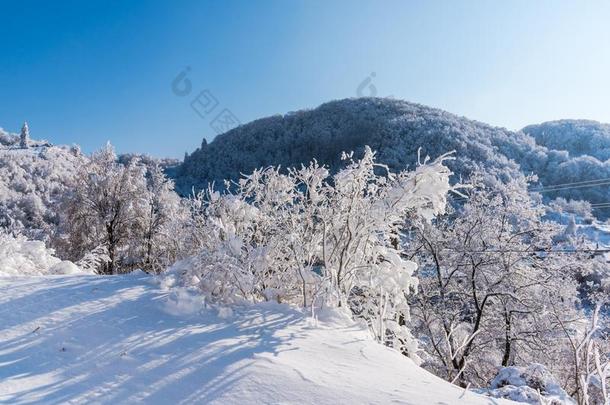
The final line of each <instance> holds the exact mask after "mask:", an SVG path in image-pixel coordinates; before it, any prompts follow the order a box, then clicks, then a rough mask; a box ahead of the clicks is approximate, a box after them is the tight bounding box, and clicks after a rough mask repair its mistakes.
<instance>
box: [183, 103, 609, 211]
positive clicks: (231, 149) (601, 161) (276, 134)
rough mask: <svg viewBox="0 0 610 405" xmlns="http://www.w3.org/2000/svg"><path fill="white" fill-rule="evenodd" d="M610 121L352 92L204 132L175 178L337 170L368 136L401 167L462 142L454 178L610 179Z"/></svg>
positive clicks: (600, 199)
mask: <svg viewBox="0 0 610 405" xmlns="http://www.w3.org/2000/svg"><path fill="white" fill-rule="evenodd" d="M608 128H609V126H608V125H603V124H597V123H592V122H584V121H562V122H560V123H557V124H556V123H548V124H541V125H539V126H530V127H526V128H525V129H524V130H523V131H517V132H513V131H509V130H507V129H504V128H497V127H492V126H490V125H487V124H484V123H481V122H477V121H473V120H469V119H467V118H464V117H459V116H456V115H454V114H451V113H448V112H445V111H442V110H439V109H435V108H430V107H426V106H423V105H419V104H414V103H409V102H406V101H401V100H391V99H382V98H358V99H345V100H338V101H332V102H329V103H325V104H323V105H321V106H319V107H318V108H315V109H313V110H302V111H297V112H291V113H288V114H285V115H276V116H272V117H268V118H263V119H259V120H256V121H253V122H251V123H248V124H245V125H242V126H240V127H237V128H235V129H233V130H231V131H229V132H226V133H224V134H222V135H219V136H218V137H216V139H214V140H213V141H212V142H210V143H209V144H208V143H207V142H206V141H205V140H204V141H203V143H202V145H201V147H200V148H198V149H197V150H195V151H194V152H193V153H191V154H190V155H188V156H186V157H185V161H184V162H183V164H182V165H181V166H180V167H179V168H178V169H177V170H176V172H175V179H176V184H177V188H178V190H179V191H181V192H182V193H183V194H188V193H190V192H191V189H192V187H193V186H195V187H196V188H202V187H205V186H206V185H207V184H208V183H209V182H212V181H215V182H216V183H217V184H222V180H224V179H227V178H229V179H236V178H238V177H240V174H241V173H250V172H251V171H252V170H253V169H255V168H259V167H265V166H268V165H282V167H292V166H299V165H300V164H301V163H307V162H309V161H310V160H312V159H314V158H315V159H317V160H318V162H320V163H322V164H325V165H328V166H330V168H331V169H332V170H336V169H337V168H338V167H339V166H340V159H339V156H340V153H341V152H342V151H355V152H356V155H359V154H361V153H362V150H363V148H364V146H365V145H369V146H370V147H371V148H372V149H373V150H376V151H377V152H378V155H377V157H378V160H379V161H380V162H381V163H385V164H387V165H388V166H390V168H392V169H393V170H402V169H404V168H405V166H410V167H413V165H414V164H415V163H416V162H417V157H418V150H419V148H420V147H421V152H422V155H423V156H425V155H430V156H431V157H436V156H439V155H441V154H444V153H446V152H449V151H452V150H455V151H456V154H455V156H456V159H455V160H454V161H453V162H448V165H449V167H450V168H451V169H452V170H453V171H454V172H455V173H456V175H457V176H456V177H455V179H457V178H458V177H459V176H463V177H467V176H468V175H469V174H470V173H472V172H473V171H475V170H477V169H484V170H485V171H487V172H488V173H489V174H490V175H493V176H496V177H498V178H499V179H501V180H503V181H504V180H506V179H509V178H515V177H517V176H520V175H522V174H531V173H534V174H536V175H538V177H539V185H538V186H548V185H554V184H564V183H569V182H582V181H586V180H596V179H600V178H610V162H607V161H606V160H605V159H606V158H607V156H606V155H607V154H608V153H610V152H608V153H606V152H603V151H604V150H606V148H608V151H610V141H609V139H610V136H609V135H608V134H609V133H610V132H609V130H608ZM544 134H546V135H544ZM553 134H561V136H559V135H557V136H555V135H553ZM566 137H567V138H574V139H581V141H582V142H581V143H586V142H589V140H590V141H591V143H590V145H591V147H590V149H586V148H585V149H583V148H581V147H579V146H578V145H579V142H577V141H574V142H572V143H568V142H566V141H565V139H564V138H566ZM551 139H552V140H551ZM593 141H594V142H593ZM605 153H606V155H605ZM534 186H535V185H534ZM545 196H548V197H550V198H555V197H559V196H561V197H565V198H569V199H586V200H589V201H590V202H592V203H605V202H608V201H610V188H608V187H599V186H594V187H576V188H575V187H570V188H562V189H561V190H554V191H545ZM596 214H597V215H599V216H602V217H604V216H607V215H608V214H609V212H608V211H607V209H606V210H603V209H601V210H598V211H596Z"/></svg>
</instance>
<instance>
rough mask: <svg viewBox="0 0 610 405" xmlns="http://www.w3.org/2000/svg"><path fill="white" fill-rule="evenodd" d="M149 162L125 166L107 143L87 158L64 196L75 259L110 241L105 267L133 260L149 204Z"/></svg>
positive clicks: (106, 269)
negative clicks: (134, 241) (146, 170)
mask: <svg viewBox="0 0 610 405" xmlns="http://www.w3.org/2000/svg"><path fill="white" fill-rule="evenodd" d="M146 195H147V188H146V180H145V177H144V168H143V167H141V166H138V165H137V164H136V163H135V162H134V163H131V164H129V165H127V166H124V165H122V164H120V163H118V162H117V161H116V155H115V153H114V149H113V148H112V146H111V145H110V144H108V145H107V146H106V147H105V148H103V149H102V150H100V151H98V152H95V153H94V154H93V155H92V156H91V158H90V159H89V160H88V161H86V162H84V163H83V164H82V165H81V166H80V167H79V170H78V173H77V175H76V178H75V187H74V189H73V190H72V191H71V192H70V193H68V194H67V195H66V196H65V197H64V206H63V210H62V211H63V218H62V220H63V223H62V225H63V228H62V234H63V235H65V238H66V240H65V243H64V249H65V251H66V253H67V255H68V256H69V257H70V258H73V260H80V259H81V258H83V257H84V256H85V255H86V254H87V253H89V252H91V251H93V250H94V249H96V248H98V247H99V246H100V245H103V246H105V248H106V250H107V254H108V261H107V263H105V264H104V266H103V268H101V269H100V271H101V272H102V273H106V274H113V273H115V272H116V271H117V270H118V269H119V268H121V266H125V265H129V263H130V261H131V256H130V254H133V250H134V249H136V248H134V247H133V246H130V241H131V240H132V239H133V238H135V235H134V233H136V232H137V230H138V227H139V219H140V218H143V217H144V215H145V212H146V211H145V210H146V204H145V201H146Z"/></svg>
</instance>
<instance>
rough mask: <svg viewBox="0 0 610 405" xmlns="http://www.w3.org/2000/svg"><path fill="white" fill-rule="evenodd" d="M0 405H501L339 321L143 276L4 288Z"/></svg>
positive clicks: (53, 279)
mask: <svg viewBox="0 0 610 405" xmlns="http://www.w3.org/2000/svg"><path fill="white" fill-rule="evenodd" d="M0 403H10V404H26V403H37V404H38V403H41V404H59V403H62V404H63V403H68V404H83V403H101V404H105V403H112V404H133V403H147V404H202V403H216V404H245V403H264V404H289V403H290V404H293V403H294V404H314V403H315V404H388V403H401V404H439V405H441V404H509V403H512V402H510V401H505V400H499V399H491V398H488V397H484V396H481V395H478V394H475V393H473V392H471V391H465V390H463V389H461V388H459V387H456V386H453V385H450V384H449V383H447V382H445V381H443V380H441V379H439V378H437V377H435V376H433V375H432V374H430V373H428V372H426V371H425V370H423V369H421V368H419V367H417V366H416V365H415V364H414V363H413V362H411V361H410V360H409V359H407V358H406V357H404V356H402V355H401V354H399V353H397V352H395V351H393V350H391V349H388V348H386V347H384V346H382V345H379V344H377V343H376V342H374V341H373V340H372V339H371V338H370V336H369V332H368V331H367V330H366V329H364V328H362V327H361V326H358V325H356V324H354V323H353V322H352V321H350V320H349V319H348V318H346V317H344V316H342V315H341V314H340V313H336V312H327V313H325V315H324V316H321V317H320V318H318V319H316V320H314V319H313V318H311V317H309V316H307V315H304V314H303V313H302V312H300V311H299V310H296V309H293V308H290V307H288V306H284V305H280V304H260V305H253V306H243V307H233V308H231V309H230V310H229V309H227V308H220V310H219V309H214V308H212V307H209V306H206V305H204V304H203V302H202V299H201V298H199V296H196V295H194V294H193V293H191V292H189V291H188V290H178V291H176V290H167V289H163V288H162V287H159V285H158V283H154V282H152V277H150V276H147V275H145V274H143V273H141V272H140V273H138V274H132V275H123V276H90V275H61V276H60V275H56V276H36V277H4V278H0Z"/></svg>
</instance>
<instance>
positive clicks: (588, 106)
mask: <svg viewBox="0 0 610 405" xmlns="http://www.w3.org/2000/svg"><path fill="white" fill-rule="evenodd" d="M0 15H1V16H2V20H1V22H0V53H1V55H2V56H1V57H0V91H1V94H0V126H1V127H4V128H5V129H6V130H9V131H15V132H16V131H18V130H19V128H20V126H21V123H22V121H23V120H27V121H29V123H30V129H31V133H32V136H33V137H34V138H36V137H45V138H48V139H50V140H52V141H53V142H55V143H66V144H72V143H79V144H81V145H82V146H83V148H84V149H85V150H87V151H91V150H94V149H96V148H98V147H99V146H101V145H103V144H104V143H105V142H106V141H107V140H110V141H111V142H112V143H113V144H115V145H116V147H117V149H118V150H119V151H120V152H146V153H149V154H152V155H155V156H173V157H181V156H182V155H183V154H184V152H185V151H187V150H188V151H192V150H193V149H195V148H196V147H197V146H198V145H199V144H200V143H201V139H202V138H204V137H205V138H207V139H208V140H211V139H213V138H214V136H215V132H214V129H213V128H212V127H211V125H210V123H211V121H212V120H213V119H214V116H215V115H216V114H217V113H220V112H221V111H222V110H224V109H225V108H226V109H228V110H230V111H231V112H232V113H233V114H234V116H235V117H237V118H238V119H239V120H240V121H241V122H242V123H245V122H248V121H251V120H253V119H256V118H261V117H264V116H268V115H272V114H278V113H285V112H288V111H293V110H297V109H301V108H310V107H315V106H317V105H319V104H321V103H323V102H325V101H328V100H332V99H339V98H345V97H355V96H357V95H358V86H359V85H360V84H361V83H363V81H364V80H366V79H367V78H369V77H371V74H372V73H374V77H371V79H372V81H371V84H372V85H373V86H374V89H375V90H376V94H377V95H378V96H393V97H395V98H401V99H406V100H410V101H415V102H419V103H423V104H427V105H430V106H434V107H439V108H443V109H445V110H448V111H450V112H453V113H456V114H459V115H464V116H467V117H469V118H473V119H477V120H480V121H484V122H488V123H491V124H494V125H498V126H504V127H507V128H510V129H518V128H521V127H523V126H525V125H526V124H530V123H537V122H542V121H546V120H551V119H559V118H588V119H595V120H598V121H603V122H610V102H608V99H609V96H610V23H608V21H610V2H608V1H599V2H597V1H587V2H576V1H558V0H556V1H526V0H524V1H508V2H499V1H459V2H457V1H438V2H437V1H418V2H415V1H412V2H410V1H399V2H389V1H388V2H384V1H241V2H237V1H213V2H206V1H165V0H163V1H97V0H82V1H61V0H58V1H28V0H25V1H24V0H14V1H8V0H0ZM187 66H188V67H190V71H189V72H188V75H187V78H188V80H190V83H191V86H192V87H191V93H189V94H188V95H186V96H182V97H181V96H177V95H176V94H174V92H173V91H172V81H173V80H174V78H175V77H176V76H177V75H178V74H179V73H180V72H181V71H182V70H183V69H184V68H185V67H187ZM180 83H182V85H183V84H184V82H180ZM367 83H368V82H367ZM178 89H179V90H183V89H184V87H180V86H179V87H178ZM206 89H207V90H208V91H209V93H206V95H212V96H213V97H214V98H215V99H216V102H217V104H216V102H210V103H209V104H207V105H204V104H205V103H203V102H202V99H201V98H200V99H199V100H200V102H201V104H199V108H200V111H201V109H202V108H204V107H205V108H207V109H211V110H212V112H211V113H209V114H207V115H206V114H202V115H203V118H202V117H200V116H199V115H198V114H197V113H196V112H195V111H194V110H193V109H192V108H191V106H190V102H191V101H192V100H193V99H194V98H196V97H197V96H198V95H199V94H200V92H201V91H203V90H206ZM370 91H371V87H369V86H364V87H363V88H361V91H360V94H363V95H368V94H370ZM203 100H206V99H203ZM207 100H209V99H207ZM213 106H215V108H214V109H212V107H213Z"/></svg>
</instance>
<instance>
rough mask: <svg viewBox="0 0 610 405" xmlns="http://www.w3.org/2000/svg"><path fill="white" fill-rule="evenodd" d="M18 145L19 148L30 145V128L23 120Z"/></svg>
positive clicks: (26, 147)
mask: <svg viewBox="0 0 610 405" xmlns="http://www.w3.org/2000/svg"><path fill="white" fill-rule="evenodd" d="M19 147H20V148H21V149H28V148H29V147H30V129H29V128H28V123H27V122H24V123H23V126H22V127H21V134H20V135H19Z"/></svg>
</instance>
